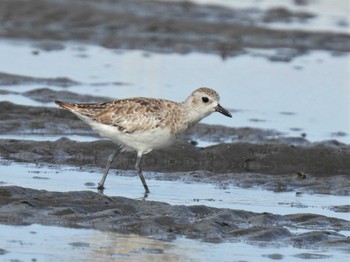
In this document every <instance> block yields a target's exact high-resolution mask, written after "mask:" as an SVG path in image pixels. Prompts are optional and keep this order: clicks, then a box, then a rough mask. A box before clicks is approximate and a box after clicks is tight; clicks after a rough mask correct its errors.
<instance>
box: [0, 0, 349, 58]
mask: <svg viewBox="0 0 350 262" xmlns="http://www.w3.org/2000/svg"><path fill="white" fill-rule="evenodd" d="M0 10H1V11H0V22H1V23H0V24H1V26H0V36H1V37H5V38H17V39H18V38H20V39H31V40H36V41H39V42H40V41H45V42H47V41H48V40H50V41H54V42H55V41H67V40H69V41H72V40H73V41H81V42H89V43H92V44H98V45H102V46H105V47H108V48H123V49H141V50H149V51H155V52H176V53H188V52H193V51H195V52H205V53H215V54H219V55H221V56H222V57H223V58H225V57H227V56H233V55H237V54H242V53H245V52H246V51H245V48H290V49H294V50H296V55H300V54H303V53H305V52H307V51H309V50H330V51H340V52H348V51H349V50H350V45H349V35H347V34H339V33H331V32H304V31H297V30H277V29H273V30H272V29H265V28H263V27H262V25H261V24H264V23H265V22H268V23H271V22H281V21H283V22H287V23H288V22H291V21H295V20H298V21H303V22H306V21H308V20H310V19H313V17H314V15H313V14H311V13H302V12H291V11H289V10H285V9H271V10H267V11H262V10H258V9H254V8H252V9H243V10H238V9H237V10H235V9H229V8H224V7H219V6H213V5H211V6H209V5H208V6H205V5H196V4H193V3H190V2H171V1H159V2H158V1H142V2H140V1H130V0H128V1H118V3H117V4H116V3H115V1H111V0H105V1H102V2H99V3H98V4H96V1H93V0H89V1H84V2H82V1H80V0H70V1H67V0H65V1H58V2H57V1H48V0H37V1H24V0H12V1H1V2H0ZM42 46H44V48H43V49H48V50H51V49H52V44H49V45H48V44H46V45H45V44H43V45H42ZM47 46H48V48H47ZM57 48H60V47H57V46H56V45H54V47H53V49H57ZM294 57H295V56H294ZM290 59H292V57H290V58H288V60H290Z"/></svg>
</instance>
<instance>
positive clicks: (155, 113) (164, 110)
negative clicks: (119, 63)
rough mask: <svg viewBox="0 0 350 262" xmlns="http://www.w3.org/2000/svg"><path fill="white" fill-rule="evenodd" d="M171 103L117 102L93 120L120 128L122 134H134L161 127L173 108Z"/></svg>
mask: <svg viewBox="0 0 350 262" xmlns="http://www.w3.org/2000/svg"><path fill="white" fill-rule="evenodd" d="M171 103H172V102H170V101H165V100H158V99H149V98H148V99H145V98H142V99H141V98H133V99H125V100H117V101H113V102H111V103H109V104H108V106H107V107H106V108H105V109H104V110H102V111H100V112H99V113H98V114H96V115H95V116H94V117H93V120H95V121H97V122H99V123H102V124H106V125H112V126H115V127H118V129H119V130H120V131H121V132H124V133H134V132H138V131H145V130H149V129H154V128H157V127H160V126H162V125H163V124H164V122H165V118H166V116H167V115H168V113H169V112H170V110H171V108H172V106H171Z"/></svg>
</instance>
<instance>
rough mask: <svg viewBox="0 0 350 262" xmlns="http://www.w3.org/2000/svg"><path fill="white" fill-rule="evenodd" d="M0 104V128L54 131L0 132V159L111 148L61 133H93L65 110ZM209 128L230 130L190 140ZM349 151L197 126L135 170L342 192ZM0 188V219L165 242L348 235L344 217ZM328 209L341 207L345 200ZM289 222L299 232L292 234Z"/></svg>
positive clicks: (78, 161) (102, 155)
mask: <svg viewBox="0 0 350 262" xmlns="http://www.w3.org/2000/svg"><path fill="white" fill-rule="evenodd" d="M44 93H45V92H44ZM38 94H41V92H36V95H38ZM57 94H62V93H57ZM62 95H63V96H67V93H64V94H62ZM68 96H69V94H68ZM82 99H83V98H82ZM1 108H2V109H4V110H2V111H1V112H0V119H1V120H0V121H1V125H0V131H1V133H2V134H6V133H8V134H18V135H21V134H23V133H26V134H41V135H43V136H44V135H53V134H54V135H57V136H63V138H60V139H58V140H56V141H32V140H20V139H0V156H1V158H2V159H3V160H10V161H16V162H27V163H38V164H44V165H50V164H59V165H70V166H79V167H81V168H84V169H89V167H92V166H93V167H101V168H103V167H104V166H105V164H106V161H107V159H108V156H109V155H110V154H111V153H112V152H113V151H114V150H115V145H114V144H113V143H112V142H110V141H108V140H98V139H97V137H96V139H97V140H96V141H93V142H78V141H73V140H70V139H68V138H65V137H64V136H68V137H69V136H70V135H74V134H80V135H83V136H84V135H85V136H95V134H94V133H93V132H92V131H91V130H90V128H89V127H88V126H87V125H85V124H84V123H82V122H81V121H80V120H78V119H77V118H76V117H75V116H74V115H72V114H69V113H68V112H66V111H64V110H59V109H56V108H50V107H29V106H20V105H16V104H12V103H9V102H1ZM215 136H219V137H232V138H234V141H235V142H230V143H224V144H222V143H221V144H218V145H213V146H209V147H203V148H202V147H198V146H196V141H197V140H196V139H200V138H201V137H204V138H207V139H209V138H212V140H215ZM271 137H273V138H271ZM247 140H250V141H255V142H254V143H252V142H250V143H248V142H247ZM291 141H294V144H293V143H292V142H291ZM92 149H93V150H92ZM135 158H136V156H135V154H134V153H123V154H121V155H120V157H119V158H118V159H117V161H115V162H114V163H113V164H112V168H116V169H118V170H133V169H134V164H135ZM349 159H350V146H349V145H345V144H342V143H339V142H337V141H325V142H322V143H310V142H308V141H307V140H305V139H303V138H294V140H292V138H289V139H288V140H286V139H285V138H284V139H283V138H282V137H280V138H279V137H278V133H277V132H276V133H274V132H273V131H266V130H258V129H256V130H254V129H249V128H243V129H235V128H228V127H222V126H211V125H205V124H199V125H197V126H196V127H195V128H193V129H191V130H190V131H189V132H188V133H187V134H186V135H184V136H183V137H181V138H180V139H179V141H178V142H177V143H175V144H174V145H173V146H171V147H169V148H165V149H162V150H156V151H153V152H151V153H149V154H147V155H145V156H144V159H143V169H144V170H145V171H146V170H151V171H156V172H154V173H153V174H152V175H151V176H152V179H156V180H171V181H187V182H190V183H196V182H202V183H215V184H217V185H218V186H223V187H225V186H231V185H233V186H239V187H243V188H250V187H259V188H264V189H266V190H272V191H274V192H288V191H295V192H296V194H303V193H311V194H312V193H320V194H331V195H340V196H348V195H350V190H349V189H350V176H349V174H350V162H349ZM8 175H9V176H10V175H11V174H8ZM82 190H83V189H82ZM0 195H1V198H0V199H1V200H0V203H1V204H0V211H1V212H0V214H1V215H0V221H1V222H2V223H5V224H12V225H22V224H31V223H40V224H44V225H59V226H66V227H83V228H94V229H99V230H103V231H116V232H119V233H133V234H134V233H135V234H140V235H145V236H152V237H157V238H161V239H164V240H172V239H175V238H176V237H177V236H180V235H182V236H186V237H188V238H193V239H200V240H203V241H208V242H214V243H217V242H222V241H237V240H240V241H246V242H256V241H258V242H264V243H265V242H266V243H276V241H278V243H281V245H293V246H298V247H300V248H310V247H311V248H317V247H328V248H337V249H344V250H345V249H346V246H347V245H348V244H349V238H348V237H347V236H345V235H343V234H341V231H348V230H350V222H349V221H347V220H342V219H338V218H331V217H326V216H322V215H316V214H291V215H284V216H281V215H277V214H271V213H254V212H248V211H243V210H233V209H224V208H212V207H207V206H174V205H169V204H166V203H162V202H156V201H148V200H147V198H146V199H145V200H134V199H129V198H123V197H108V196H104V195H103V194H100V193H97V191H96V192H92V191H75V192H61V193H58V192H48V191H39V190H34V189H29V188H21V187H16V186H3V187H1V189H0ZM332 208H333V210H334V211H336V212H342V213H349V208H348V206H347V205H346V203H344V205H339V206H334V207H332ZM289 228H293V229H294V231H293V230H290V229H289ZM298 228H302V229H303V230H307V232H305V231H303V233H296V232H295V229H298ZM338 232H339V233H338Z"/></svg>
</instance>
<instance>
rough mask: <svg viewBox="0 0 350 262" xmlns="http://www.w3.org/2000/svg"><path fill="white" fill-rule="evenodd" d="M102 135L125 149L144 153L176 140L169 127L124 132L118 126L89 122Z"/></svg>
mask: <svg viewBox="0 0 350 262" xmlns="http://www.w3.org/2000/svg"><path fill="white" fill-rule="evenodd" d="M89 124H90V126H91V127H92V128H93V129H94V130H95V131H96V132H98V133H99V134H100V135H101V136H103V137H107V138H109V139H111V140H112V141H113V142H115V143H116V144H118V145H123V146H124V149H125V150H128V151H130V150H135V151H137V152H141V153H143V154H145V153H148V152H150V151H151V150H152V149H157V148H162V147H166V146H168V145H171V144H172V143H173V142H174V141H175V137H172V136H171V135H170V130H169V129H164V128H155V129H150V130H147V131H143V132H133V133H123V132H120V131H119V130H118V129H117V128H116V127H113V126H109V125H103V124H98V123H89Z"/></svg>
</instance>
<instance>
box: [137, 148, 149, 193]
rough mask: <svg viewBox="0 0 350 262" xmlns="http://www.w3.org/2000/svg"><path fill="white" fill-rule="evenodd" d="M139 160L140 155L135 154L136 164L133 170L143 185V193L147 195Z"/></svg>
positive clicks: (147, 191)
mask: <svg viewBox="0 0 350 262" xmlns="http://www.w3.org/2000/svg"><path fill="white" fill-rule="evenodd" d="M141 158H142V154H139V153H138V154H137V160H136V164H135V169H136V171H137V174H138V175H139V177H140V179H141V182H142V184H143V187H144V188H145V193H149V192H150V191H149V189H148V186H147V183H146V180H145V178H144V177H143V174H142V170H141V165H140V162H141Z"/></svg>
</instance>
